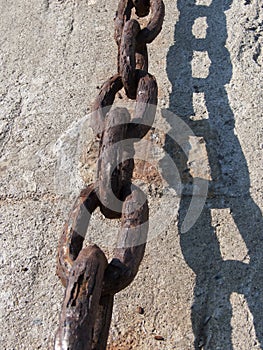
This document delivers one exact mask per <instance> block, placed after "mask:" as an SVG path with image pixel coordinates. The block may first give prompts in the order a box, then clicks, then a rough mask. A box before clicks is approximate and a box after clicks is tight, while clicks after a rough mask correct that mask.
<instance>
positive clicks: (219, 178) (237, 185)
mask: <svg viewBox="0 0 263 350" xmlns="http://www.w3.org/2000/svg"><path fill="white" fill-rule="evenodd" d="M231 3H232V0H231V1H222V0H213V1H212V3H211V4H210V5H209V6H200V5H199V6H198V5H196V4H195V1H194V0H178V1H177V6H178V10H179V11H180V17H179V20H178V22H177V23H176V25H175V33H174V44H173V45H172V46H171V47H170V49H169V52H168V55H167V75H168V78H169V80H170V82H171V84H172V91H171V94H170V103H169V112H173V113H174V114H176V115H177V116H179V117H180V118H181V120H183V121H184V122H185V123H186V124H187V125H188V126H189V127H190V128H191V130H192V131H193V132H194V134H195V135H196V136H198V137H202V138H203V139H204V142H205V146H206V152H207V155H208V160H209V166H210V169H211V180H209V183H208V185H209V190H208V196H207V198H206V201H205V205H204V207H203V210H202V213H201V215H200V216H199V218H198V219H197V221H196V222H195V224H194V225H193V226H192V227H191V228H190V229H189V230H188V231H187V232H185V233H182V230H181V226H182V222H183V220H184V217H185V215H186V213H187V210H188V208H189V205H190V201H191V197H192V195H191V191H192V190H193V186H192V188H191V185H192V183H193V176H192V175H191V172H189V169H188V168H189V164H188V156H187V154H185V152H183V151H182V149H181V148H180V147H179V146H178V144H177V143H176V142H175V141H174V140H173V139H172V138H171V137H169V136H167V137H166V141H165V151H166V152H167V153H168V154H169V156H170V157H172V158H173V160H174V162H175V163H176V166H177V168H178V170H179V172H180V175H181V181H182V183H183V190H182V196H181V203H180V209H179V232H180V244H181V249H182V252H183V255H184V258H185V260H186V262H187V264H188V265H189V266H190V268H191V269H193V271H194V272H195V274H196V285H195V291H194V302H193V305H192V313H191V317H192V327H193V332H194V335H195V349H196V350H197V349H201V348H203V349H209V350H213V349H227V350H231V349H233V344H232V340H231V336H232V327H231V317H232V306H231V303H230V296H231V294H232V293H233V292H236V293H239V294H242V295H244V297H245V299H246V301H247V304H248V306H249V309H250V311H251V313H252V315H253V322H254V327H255V331H256V337H257V340H258V343H257V344H253V345H254V346H256V348H260V349H263V293H262V286H263V267H262V252H263V249H262V248H263V240H262V229H261V227H262V214H261V211H260V209H259V208H258V207H257V205H256V204H255V202H254V201H253V199H252V198H251V196H250V192H249V189H250V179H249V171H248V166H247V163H246V159H245V157H244V154H243V152H242V148H241V145H240V143H239V140H238V138H237V136H236V134H235V133H234V126H235V119H234V114H233V111H232V110H231V107H230V105H229V101H228V96H227V92H226V89H225V85H226V84H228V83H229V82H230V79H231V77H232V64H231V60H230V55H229V52H228V50H227V48H226V47H225V45H226V39H227V27H226V16H225V11H226V10H227V9H228V8H229V7H230V5H231ZM199 17H206V22H207V25H208V28H207V32H206V36H205V38H203V39H197V38H196V37H195V36H194V35H193V33H192V26H193V24H194V22H195V20H196V19H197V18H199ZM194 51H204V52H205V51H207V53H208V56H209V58H210V61H211V64H210V68H209V74H208V76H207V77H206V78H194V77H192V67H191V62H192V58H193V53H194ZM194 93H197V94H198V93H203V96H204V100H205V106H206V109H207V112H208V118H207V119H201V120H196V119H195V118H193V116H194V115H195V111H194V106H193V94H194ZM163 117H164V118H165V119H166V120H167V121H168V123H169V124H170V125H171V128H174V127H175V126H174V123H173V122H172V120H171V113H167V111H165V110H163ZM185 142H186V143H187V142H188V143H189V140H188V139H187V137H186V139H185ZM190 147H191V146H189V148H190ZM160 165H161V167H162V162H161V164H160ZM163 173H164V175H165V171H164V172H163ZM167 181H169V178H167ZM171 186H173V184H171ZM223 208H229V210H230V213H231V215H232V218H233V219H234V222H235V224H236V226H237V228H238V231H239V233H240V234H241V236H242V238H243V240H244V242H245V244H246V247H247V251H248V256H247V257H246V259H245V258H244V260H243V261H239V260H224V259H223V258H222V255H221V252H220V246H219V241H218V238H217V235H216V230H217V229H218V227H216V226H219V225H222V223H219V224H218V225H214V224H212V217H211V209H223ZM225 224H226V225H227V227H230V228H231V224H230V226H229V223H227V222H226V221H223V225H225ZM223 229H224V227H223ZM226 230H227V229H226V228H225V231H226ZM225 234H227V235H230V236H231V229H230V232H226V233H225Z"/></svg>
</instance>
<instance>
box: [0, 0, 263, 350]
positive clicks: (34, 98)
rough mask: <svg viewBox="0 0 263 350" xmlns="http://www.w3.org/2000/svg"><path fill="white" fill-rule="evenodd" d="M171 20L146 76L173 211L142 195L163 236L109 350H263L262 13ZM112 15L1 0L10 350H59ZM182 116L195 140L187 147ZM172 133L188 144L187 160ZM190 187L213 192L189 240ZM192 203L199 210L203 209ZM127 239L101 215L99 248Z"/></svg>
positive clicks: (192, 9)
mask: <svg viewBox="0 0 263 350" xmlns="http://www.w3.org/2000/svg"><path fill="white" fill-rule="evenodd" d="M165 5H166V17H165V22H164V26H163V30H162V32H161V34H160V35H159V36H158V38H157V39H156V40H155V41H154V42H153V43H152V44H151V45H150V47H149V61H150V72H151V73H152V74H154V75H155V76H156V78H157V81H158V85H159V112H158V115H157V118H156V124H155V128H156V129H155V132H154V135H155V136H154V139H155V142H156V144H157V145H159V149H160V152H159V155H158V156H159V158H158V159H159V162H158V170H159V171H160V173H161V174H162V176H163V179H164V183H165V186H164V187H166V189H167V188H168V190H169V191H170V192H169V193H170V194H171V193H172V194H173V198H172V200H170V199H169V197H168V199H169V201H168V204H167V203H166V202H165V201H163V202H162V198H166V197H167V196H166V192H165V190H164V189H163V188H161V187H160V188H156V186H155V185H154V184H144V185H142V187H143V188H144V189H145V191H146V192H147V193H148V197H149V202H150V218H153V219H150V221H151V220H152V222H153V224H154V225H155V226H157V223H160V227H161V229H160V231H159V234H158V235H157V236H156V235H153V237H152V239H151V240H150V241H149V242H148V244H147V249H146V254H145V258H144V260H143V263H142V265H141V268H140V271H139V273H138V276H137V277H136V280H135V281H134V282H133V283H132V285H131V286H129V287H128V288H127V289H125V290H124V291H122V292H121V293H119V294H118V295H117V296H116V298H115V305H114V315H113V319H112V326H111V333H110V338H109V343H110V346H111V347H110V348H111V349H142V350H143V349H149V348H152V349H156V350H159V349H166V350H169V349H180V350H190V349H194V350H196V349H199V348H203V349H208V350H217V349H220V350H221V349H226V350H232V349H234V350H250V349H253V350H256V349H262V348H263V321H262V320H263V308H262V305H263V292H262V286H263V266H262V261H263V260H262V251H263V250H262V244H263V240H262V213H261V210H260V208H262V200H263V195H262V174H263V172H262V165H263V162H262V149H263V141H262V109H263V100H262V84H263V74H262V65H263V49H262V45H263V9H262V2H261V1H260V0H242V1H240V0H210V1H208V0H196V1H194V0H178V1H170V0H167V1H165ZM197 6H199V7H197ZM116 7H117V2H116V1H113V0H109V1H106V0H101V1H97V0H85V1H79V0H72V1H68V0H65V1H59V0H40V1H33V0H26V1H25V0H24V1H22V0H17V1H12V0H0V14H1V15H0V16H1V22H0V26H1V36H0V47H1V51H0V67H1V74H0V147H1V148H0V149H1V158H0V176H1V180H0V181H1V187H0V196H1V197H0V198H1V199H0V203H1V207H0V212H1V214H0V215H1V216H0V220H1V228H0V230H1V236H0V237H1V239H0V261H1V288H0V291H1V292H0V295H1V297H0V309H1V312H0V314H1V319H2V320H1V324H0V334H1V335H0V337H1V341H0V343H1V348H2V349H7V350H11V349H16V350H17V349H19V350H20V349H21V350H22V349H52V346H53V339H54V334H55V331H56V329H57V326H58V317H59V312H60V308H61V302H62V299H63V293H64V290H63V287H62V286H61V284H60V282H59V280H58V278H57V277H56V275H55V264H56V248H57V242H58V238H59V235H60V233H61V228H62V226H63V222H64V220H65V219H66V217H67V213H68V211H69V209H70V207H71V205H72V201H73V199H74V197H75V196H76V195H77V194H78V192H79V190H80V189H81V187H82V186H83V184H84V181H85V180H86V181H87V179H88V180H90V179H91V177H92V172H93V170H94V163H95V160H96V149H97V148H96V143H95V141H94V138H93V136H92V135H91V134H90V131H89V129H88V128H87V127H86V124H85V123H86V120H87V114H88V112H89V110H90V106H91V104H92V102H93V100H94V98H95V96H96V94H97V93H98V89H97V86H100V85H101V84H102V82H103V81H105V80H106V79H108V78H109V77H110V76H111V75H113V74H114V73H115V72H116V54H117V49H116V45H115V43H114V40H113V17H114V14H115V11H116ZM124 103H125V100H124ZM171 113H173V114H171ZM175 115H176V116H178V117H179V118H180V120H181V121H182V122H183V123H184V125H185V126H186V130H188V127H190V128H191V130H192V133H193V134H191V133H190V134H188V135H187V133H186V134H185V133H183V134H181V136H180V133H179V132H177V131H178V130H177V127H178V124H177V123H176V122H175V121H176V117H175ZM165 131H170V133H171V135H177V136H176V137H177V139H176V140H175V141H177V142H178V140H179V138H180V137H181V138H180V142H179V143H180V144H181V145H183V149H184V150H185V152H183V151H182V149H181V148H179V147H178V145H177V144H176V142H174V139H173V137H167V135H166V136H165ZM156 135H157V136H156ZM158 135H159V136H160V140H159V143H158V137H159V136H158ZM193 135H194V136H193ZM93 146H94V147H93ZM85 147H86V149H88V150H89V153H87V151H86V150H85ZM160 147H161V148H160ZM83 149H84V150H83ZM168 155H169V156H170V157H171V159H172V160H173V161H174V163H175V165H176V167H177V169H178V172H179V174H180V175H181V178H182V183H181V185H182V187H181V188H182V191H183V194H182V196H181V198H180V196H179V195H178V193H177V194H176V191H178V188H177V187H176V186H177V185H178V184H177V183H176V181H174V180H173V176H171V175H173V174H172V171H171V169H170V170H169V166H167V162H166V158H167V157H168ZM85 159H86V160H87V164H88V166H87V165H86V164H85ZM167 159H168V158H167ZM192 183H194V185H195V186H197V187H198V186H203V184H207V185H208V196H207V199H206V201H205V204H204V207H203V211H202V214H201V215H200V216H199V217H198V218H197V220H194V221H195V223H194V225H193V226H192V227H191V228H190V229H189V230H188V231H187V232H184V233H180V234H179V232H180V228H182V221H183V218H184V216H185V214H186V212H187V208H188V206H189V202H190V200H191V193H192V190H193V186H192ZM195 188H196V187H194V189H195ZM200 188H203V187H200ZM196 199H197V200H196V202H194V205H195V206H196V208H197V209H198V205H200V203H202V199H205V198H202V196H201V197H200V196H199V197H198V196H196ZM165 206H166V210H167V211H166V212H165V211H163V210H164V208H165ZM165 213H168V214H165ZM191 213H193V215H194V213H195V212H194V211H193V212H191ZM155 226H153V227H155ZM117 228H118V223H116V222H114V223H110V224H109V223H108V221H106V220H104V219H103V218H102V217H101V215H100V214H99V213H96V215H95V216H94V218H93V219H92V222H91V230H90V236H89V239H88V240H90V241H96V240H97V242H99V243H101V245H102V247H103V244H104V247H103V248H104V249H106V250H107V249H108V248H109V247H107V245H106V244H105V242H106V239H105V238H104V233H103V232H106V231H107V230H108V232H112V233H114V232H115V231H116V230H117ZM181 231H183V230H181ZM101 237H102V238H101ZM138 306H141V307H143V308H144V310H145V312H144V314H143V315H141V314H139V313H137V312H136V309H137V307H138ZM155 335H161V336H163V337H164V341H158V340H156V339H154V336H155Z"/></svg>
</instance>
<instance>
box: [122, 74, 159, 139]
mask: <svg viewBox="0 0 263 350" xmlns="http://www.w3.org/2000/svg"><path fill="white" fill-rule="evenodd" d="M137 79H138V80H139V83H138V88H137V97H136V107H135V113H134V117H133V118H132V123H130V124H129V126H128V130H127V138H133V139H141V138H142V137H144V136H145V135H146V133H147V132H148V131H149V130H150V128H151V126H152V124H153V121H154V117H155V113H156V106H157V95H158V87H157V83H156V79H155V77H154V76H153V75H151V74H149V73H146V72H144V71H140V70H138V71H137Z"/></svg>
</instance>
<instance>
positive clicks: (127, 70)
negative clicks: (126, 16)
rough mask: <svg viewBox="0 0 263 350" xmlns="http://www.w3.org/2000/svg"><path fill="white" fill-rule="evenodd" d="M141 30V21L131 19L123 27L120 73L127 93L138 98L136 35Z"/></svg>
mask: <svg viewBox="0 0 263 350" xmlns="http://www.w3.org/2000/svg"><path fill="white" fill-rule="evenodd" d="M139 31H140V25H139V23H138V22H137V21H136V20H134V19H131V20H129V21H127V22H126V23H125V25H124V27H123V32H122V38H121V44H120V60H119V74H120V76H121V77H122V82H123V86H124V89H125V92H126V95H127V96H128V98H130V99H135V98H136V90H137V84H136V79H135V78H136V71H135V69H136V59H135V52H136V36H137V34H138V33H139Z"/></svg>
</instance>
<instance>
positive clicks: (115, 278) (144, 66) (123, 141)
mask: <svg viewBox="0 0 263 350" xmlns="http://www.w3.org/2000/svg"><path fill="white" fill-rule="evenodd" d="M133 8H135V12H136V15H137V16H138V17H144V16H146V15H148V14H149V13H150V20H149V23H148V25H147V26H146V27H145V28H143V29H141V28H140V24H139V22H138V21H137V20H135V19H132V18H131V17H132V9H133ZM163 19H164V4H163V1H162V0H121V1H120V2H119V5H118V10H117V12H116V17H115V35H114V37H115V41H116V43H117V45H118V73H117V74H116V75H114V76H113V77H111V78H110V79H108V80H107V81H106V82H105V83H104V84H103V85H102V88H101V90H100V92H99V94H98V96H97V98H96V100H95V102H94V105H93V114H92V116H93V119H92V121H91V126H92V128H93V130H94V132H95V133H96V135H97V136H98V137H99V139H100V151H99V159H98V163H97V175H96V182H95V184H91V185H89V186H88V187H87V188H85V189H84V190H82V191H81V193H80V196H79V197H78V198H77V200H76V202H75V204H74V206H73V209H72V210H71V213H70V216H69V220H68V222H66V224H65V226H64V230H63V233H62V236H61V238H60V241H59V247H58V258H57V275H58V276H59V278H60V279H61V282H62V284H63V285H64V286H65V287H66V292H65V297H64V301H63V305H62V311H61V314H60V323H59V328H58V331H57V334H56V338H55V345H54V349H55V350H62V349H63V350H77V349H78V350H84V349H85V350H91V349H92V350H95V349H96V350H105V349H106V346H107V339H108V333H109V328H110V322H111V316H112V307H113V299H114V294H116V293H118V292H119V291H120V290H122V289H124V288H126V287H127V286H128V285H129V284H130V283H131V282H132V281H133V279H134V277H135V276H136V274H137V271H138V268H139V265H140V262H141V260H142V259H143V255H144V251H145V245H146V240H147V233H148V219H149V208H148V202H147V199H146V196H145V194H144V193H143V192H142V191H141V190H140V189H139V188H138V187H136V186H135V185H133V184H132V174H133V168H134V159H133V157H134V153H135V152H134V142H137V141H139V140H140V139H141V138H142V137H144V136H145V135H146V133H147V132H148V131H149V129H150V128H151V126H152V123H153V121H154V116H155V112H156V105H157V83H156V80H155V78H154V77H153V76H152V75H151V74H150V73H148V54H147V46H146V44H148V43H151V42H152V41H153V40H154V39H155V37H156V36H157V35H158V34H159V32H160V31H161V28H162V23H163ZM122 88H124V90H125V93H126V95H127V97H128V98H130V99H136V106H135V111H134V116H133V117H131V115H130V113H129V112H128V110H127V109H126V108H115V109H111V106H112V105H113V103H114V99H115V95H116V94H117V92H118V91H120V90H121V89H122ZM98 207H99V208H100V211H101V212H102V213H103V215H104V216H105V217H106V218H110V219H116V218H121V228H120V232H119V235H118V238H117V248H116V249H115V251H114V259H113V260H112V261H111V262H110V263H108V261H107V258H106V256H105V254H104V253H103V251H102V250H101V249H100V248H99V247H98V246H96V245H90V246H88V247H85V248H83V241H84V237H85V234H86V231H87V229H88V225H89V220H90V218H91V215H92V213H93V212H94V210H95V209H96V208H98Z"/></svg>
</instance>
